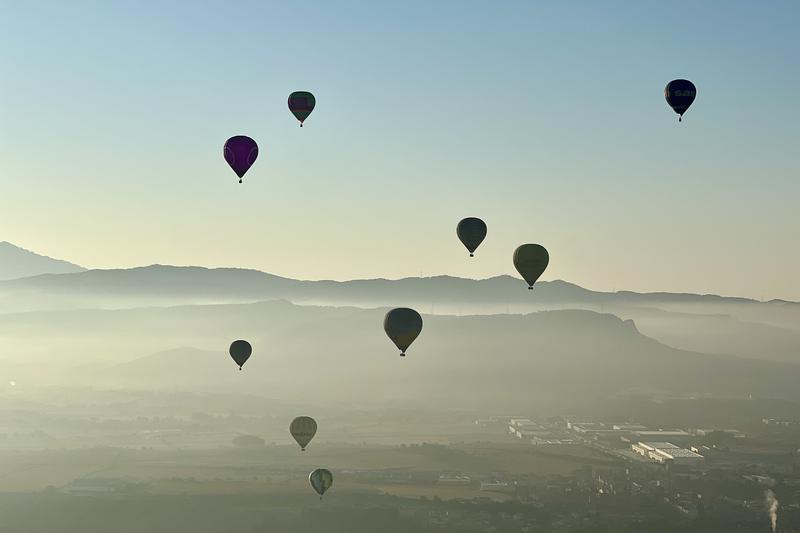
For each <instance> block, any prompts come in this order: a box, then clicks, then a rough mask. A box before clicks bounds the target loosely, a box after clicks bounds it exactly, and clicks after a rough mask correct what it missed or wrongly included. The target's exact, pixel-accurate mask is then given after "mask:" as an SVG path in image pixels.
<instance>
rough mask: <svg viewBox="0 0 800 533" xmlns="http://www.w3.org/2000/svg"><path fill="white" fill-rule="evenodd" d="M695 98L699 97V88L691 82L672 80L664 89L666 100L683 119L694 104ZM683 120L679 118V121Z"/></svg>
mask: <svg viewBox="0 0 800 533" xmlns="http://www.w3.org/2000/svg"><path fill="white" fill-rule="evenodd" d="M695 96H697V88H696V87H695V86H694V83H692V82H690V81H689V80H672V81H671V82H669V83H668V84H667V86H666V87H665V88H664V98H666V99H667V103H668V104H669V106H670V107H671V108H672V109H673V110H674V111H675V112H676V113H677V114H678V115H679V117H681V118H682V117H683V114H684V113H686V110H687V109H689V106H690V105H692V102H694V98H695ZM681 118H678V120H681Z"/></svg>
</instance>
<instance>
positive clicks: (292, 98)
mask: <svg viewBox="0 0 800 533" xmlns="http://www.w3.org/2000/svg"><path fill="white" fill-rule="evenodd" d="M315 105H317V100H316V99H315V98H314V95H313V94H311V93H310V92H308V91H295V92H293V93H292V94H290V95H289V111H291V112H292V114H293V115H294V116H295V118H297V120H299V121H300V127H301V128H302V127H303V121H305V119H307V118H308V115H310V114H311V112H312V111H314V106H315Z"/></svg>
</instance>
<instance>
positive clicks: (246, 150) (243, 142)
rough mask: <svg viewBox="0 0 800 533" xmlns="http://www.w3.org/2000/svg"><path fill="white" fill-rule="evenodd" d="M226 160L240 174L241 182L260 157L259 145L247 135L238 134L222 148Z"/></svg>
mask: <svg viewBox="0 0 800 533" xmlns="http://www.w3.org/2000/svg"><path fill="white" fill-rule="evenodd" d="M222 154H223V155H224V156H225V161H227V162H228V164H229V165H230V166H231V168H232V169H233V171H234V172H236V175H237V176H239V183H241V182H242V177H244V175H245V174H246V173H247V171H248V170H250V167H251V166H253V163H255V162H256V158H257V157H258V145H257V144H256V142H255V141H254V140H253V139H251V138H250V137H247V136H246V135H236V136H235V137H231V138H230V139H228V140H227V141H225V146H224V147H223V149H222Z"/></svg>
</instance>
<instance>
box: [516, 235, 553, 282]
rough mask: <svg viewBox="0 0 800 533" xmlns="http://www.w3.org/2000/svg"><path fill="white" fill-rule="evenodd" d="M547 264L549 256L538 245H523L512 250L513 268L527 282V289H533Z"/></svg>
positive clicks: (542, 247)
mask: <svg viewBox="0 0 800 533" xmlns="http://www.w3.org/2000/svg"><path fill="white" fill-rule="evenodd" d="M549 263H550V254H548V253H547V250H546V249H545V248H544V246H541V245H539V244H523V245H522V246H520V247H519V248H517V249H516V250H514V268H516V269H517V272H519V273H520V275H521V276H522V278H523V279H524V280H525V281H527V282H528V288H529V289H533V284H534V283H536V280H538V279H539V276H541V275H542V273H544V270H545V269H546V268H547V265H548V264H549Z"/></svg>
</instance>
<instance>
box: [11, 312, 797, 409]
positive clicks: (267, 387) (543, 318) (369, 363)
mask: <svg viewBox="0 0 800 533" xmlns="http://www.w3.org/2000/svg"><path fill="white" fill-rule="evenodd" d="M384 312H385V309H367V310H364V309H355V308H329V307H327V308H326V307H305V306H297V305H293V304H290V303H288V302H284V301H273V302H263V303H257V304H236V305H206V306H180V307H172V308H154V309H133V310H117V311H108V310H91V311H79V312H39V313H22V314H14V315H6V316H5V319H4V320H3V322H2V323H0V339H2V340H3V342H4V344H5V345H6V346H11V347H13V350H12V353H13V356H12V355H10V354H8V353H7V354H5V357H4V359H3V360H0V363H2V364H4V365H5V366H6V367H7V368H12V367H14V368H15V371H16V373H17V375H21V374H23V373H27V374H28V376H25V378H26V379H31V378H32V377H33V376H35V379H37V380H39V381H40V382H41V381H43V380H45V379H47V378H46V377H43V376H45V374H46V372H47V369H48V367H50V365H51V364H55V365H56V366H57V367H59V368H60V370H59V372H58V373H54V374H53V379H63V378H64V376H69V380H70V381H72V382H74V383H76V384H77V383H83V384H95V383H102V384H103V385H104V386H106V387H108V386H125V387H142V388H148V389H152V388H154V387H155V388H159V389H176V388H177V389H187V390H194V391H198V392H204V393H208V392H220V391H230V390H237V391H242V392H251V393H258V394H261V395H266V396H269V397H276V398H278V397H279V398H282V399H285V400H287V401H318V402H325V401H326V398H328V397H336V398H338V399H339V401H341V402H345V403H347V402H352V403H356V404H360V405H372V404H384V403H386V404H392V403H396V402H402V403H408V402H410V403H412V404H417V403H419V404H428V403H430V402H435V403H436V404H437V405H440V406H442V407H447V408H463V407H469V406H471V407H479V406H481V407H484V408H487V407H491V408H493V409H511V408H513V407H514V406H519V405H522V404H524V405H531V404H533V403H537V404H539V403H541V402H555V403H562V404H578V403H585V402H591V401H594V400H596V399H600V398H608V397H610V396H614V395H618V394H623V393H631V392H643V393H668V394H699V393H703V394H717V395H735V396H746V395H749V394H754V395H760V396H765V397H775V398H783V399H800V393H798V392H797V387H796V386H795V385H796V383H797V380H798V379H800V366H796V365H782V364H777V363H769V362H760V361H748V360H743V359H738V358H732V357H723V356H713V355H706V354H700V353H692V352H687V351H681V350H677V349H674V348H670V347H668V346H665V345H663V344H660V343H658V342H656V341H654V340H652V339H650V338H648V337H646V336H644V335H642V334H641V333H640V332H639V331H638V330H637V329H636V327H635V325H634V324H633V323H632V322H630V321H622V320H620V319H618V318H617V317H614V316H612V315H608V314H599V313H595V312H591V311H576V310H573V311H548V312H538V313H533V314H529V315H495V316H462V317H456V316H425V327H424V329H423V333H422V335H421V336H420V338H419V339H418V340H417V342H416V343H415V344H414V345H413V346H412V348H411V350H410V351H409V354H408V356H407V357H406V358H400V357H399V356H398V353H397V350H396V348H395V347H394V346H393V345H392V344H391V343H390V342H389V340H388V339H386V337H385V336H384V333H383V330H382V327H381V319H382V317H383V314H384ZM236 338H246V339H248V340H250V342H251V343H252V344H253V347H254V354H253V357H252V358H251V360H250V361H249V362H248V363H247V364H246V365H245V370H244V371H243V372H239V371H238V369H237V368H236V366H235V365H234V364H233V362H232V361H230V360H229V358H228V355H227V348H228V345H229V344H230V342H231V341H232V340H234V339H236ZM42 339H47V340H46V341H43V340H42ZM187 346H191V347H193V348H185V347H187ZM180 347H184V348H180ZM179 348H180V349H179ZM151 354H154V355H151ZM67 362H69V364H68V365H67ZM26 364H27V365H29V366H28V367H27V368H28V370H27V371H26V370H25V366H26ZM65 365H66V366H65ZM18 380H20V381H22V380H23V379H22V378H18ZM565 383H566V384H567V386H565V385H564V384H565Z"/></svg>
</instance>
